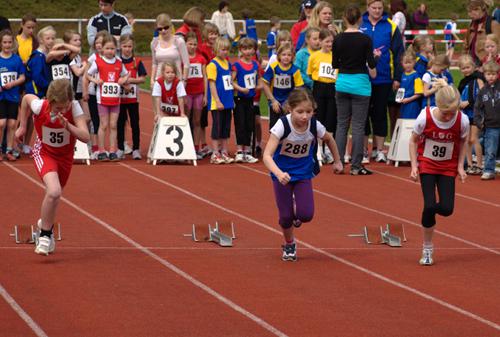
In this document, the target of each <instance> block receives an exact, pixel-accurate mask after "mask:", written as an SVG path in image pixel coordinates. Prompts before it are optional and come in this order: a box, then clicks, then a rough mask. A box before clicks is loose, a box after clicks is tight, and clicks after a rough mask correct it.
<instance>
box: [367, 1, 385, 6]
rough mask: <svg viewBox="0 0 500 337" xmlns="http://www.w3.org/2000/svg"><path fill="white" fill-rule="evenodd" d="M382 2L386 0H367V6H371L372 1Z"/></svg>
mask: <svg viewBox="0 0 500 337" xmlns="http://www.w3.org/2000/svg"><path fill="white" fill-rule="evenodd" d="M375 2H381V3H384V0H366V6H370V5H371V4H372V3H375Z"/></svg>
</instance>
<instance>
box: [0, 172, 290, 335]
mask: <svg viewBox="0 0 500 337" xmlns="http://www.w3.org/2000/svg"><path fill="white" fill-rule="evenodd" d="M4 164H5V165H7V166H8V167H10V168H11V169H12V170H13V171H15V172H17V173H18V174H20V175H21V176H23V177H25V178H26V179H28V180H29V181H31V182H32V183H33V184H35V185H37V186H39V187H41V188H42V189H43V188H45V187H44V186H43V184H41V183H40V182H39V181H37V180H35V179H33V178H32V177H31V176H29V175H28V174H26V173H24V172H23V171H21V170H19V169H17V168H16V167H14V166H12V165H11V164H9V163H6V162H4ZM61 200H62V201H63V202H64V203H66V204H67V205H69V206H71V207H72V208H73V209H75V210H76V211H78V212H80V213H81V214H83V215H85V216H86V217H88V218H90V219H91V220H93V221H95V222H96V223H98V224H99V225H101V226H102V227H104V228H106V229H107V230H108V231H110V232H111V233H113V234H115V235H116V236H118V237H119V238H121V239H122V240H124V241H125V242H127V243H128V244H130V245H131V246H133V247H135V248H136V249H138V250H139V251H141V252H143V253H144V254H145V255H147V256H149V257H151V258H152V259H154V260H156V261H158V262H159V263H161V264H162V265H163V266H165V267H167V268H168V269H170V270H171V271H173V272H174V273H176V274H177V275H179V276H181V277H183V278H184V279H185V280H187V281H188V282H190V283H192V284H193V285H195V286H196V287H198V288H200V289H201V290H203V291H205V292H206V293H207V294H209V295H211V296H213V297H215V298H216V299H217V300H219V301H220V302H222V303H223V304H225V305H227V306H228V307H229V308H231V309H233V310H234V311H236V312H239V313H240V314H242V315H243V316H245V317H246V318H248V319H250V320H252V321H254V322H255V323H256V324H257V325H259V326H260V327H262V328H264V329H265V330H267V331H269V332H270V333H272V334H274V335H276V336H280V337H286V336H287V335H286V334H285V333H284V332H282V331H280V330H278V329H277V328H275V327H274V326H272V325H271V324H269V323H267V322H266V321H264V320H263V319H262V318H260V317H258V316H257V315H255V314H252V313H251V312H249V311H247V310H246V309H244V308H243V307H241V306H239V305H238V304H236V303H234V302H233V301H231V300H230V299H229V298H227V297H225V296H223V295H222V294H220V293H218V292H217V291H215V290H214V289H212V288H210V287H209V286H207V285H206V284H205V283H203V282H201V281H199V280H198V279H196V278H194V277H193V276H191V275H189V274H188V273H186V272H185V271H183V270H182V269H180V268H178V267H176V266H175V265H174V264H172V263H170V262H168V261H167V260H166V259H163V258H161V257H160V256H158V255H156V254H155V253H153V252H152V251H151V250H149V249H147V248H146V247H144V246H142V245H141V244H139V243H138V242H136V241H134V240H133V239H131V238H130V237H128V236H127V235H125V234H123V233H122V232H120V231H119V230H118V229H116V228H114V227H113V226H111V225H110V224H108V223H107V222H105V221H104V220H101V219H100V218H98V217H96V216H94V215H93V214H92V213H90V212H87V211H86V210H84V209H83V208H81V207H80V206H78V205H77V204H75V203H73V202H72V201H70V200H69V199H67V198H65V197H62V198H61Z"/></svg>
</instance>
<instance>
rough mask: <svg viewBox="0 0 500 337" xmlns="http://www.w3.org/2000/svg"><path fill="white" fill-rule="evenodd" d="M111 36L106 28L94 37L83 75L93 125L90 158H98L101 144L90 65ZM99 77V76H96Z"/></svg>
mask: <svg viewBox="0 0 500 337" xmlns="http://www.w3.org/2000/svg"><path fill="white" fill-rule="evenodd" d="M106 36H109V33H108V32H107V31H105V30H103V31H100V32H99V33H97V35H96V37H95V39H94V45H93V46H92V47H93V48H92V50H93V51H94V53H93V54H91V55H90V56H89V58H88V59H87V66H86V67H85V73H84V74H85V75H84V76H83V88H82V89H83V90H82V91H83V93H82V94H83V100H84V101H87V103H88V105H89V112H90V119H91V122H92V127H91V128H90V142H91V143H92V147H91V152H92V153H91V155H90V159H92V160H97V157H98V155H99V146H98V145H97V143H98V142H97V133H98V131H99V111H98V109H97V96H96V85H95V83H94V82H92V81H90V79H89V77H88V74H87V72H88V70H89V68H90V66H91V65H92V64H93V63H95V61H96V59H97V57H100V55H101V54H102V42H103V40H104V37H106ZM94 77H97V76H94Z"/></svg>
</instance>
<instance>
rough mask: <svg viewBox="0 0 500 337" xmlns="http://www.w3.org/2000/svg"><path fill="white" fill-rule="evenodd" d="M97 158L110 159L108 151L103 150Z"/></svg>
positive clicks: (101, 159) (100, 159)
mask: <svg viewBox="0 0 500 337" xmlns="http://www.w3.org/2000/svg"><path fill="white" fill-rule="evenodd" d="M97 160H99V161H108V160H109V158H108V154H107V153H106V152H101V153H99V154H98V155H97Z"/></svg>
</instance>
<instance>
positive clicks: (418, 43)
mask: <svg viewBox="0 0 500 337" xmlns="http://www.w3.org/2000/svg"><path fill="white" fill-rule="evenodd" d="M427 42H432V43H434V40H433V39H432V38H431V37H429V36H428V35H417V36H415V38H414V39H413V43H412V45H411V49H412V50H413V51H414V52H415V53H419V52H421V51H422V48H423V46H425V45H426V44H427Z"/></svg>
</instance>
